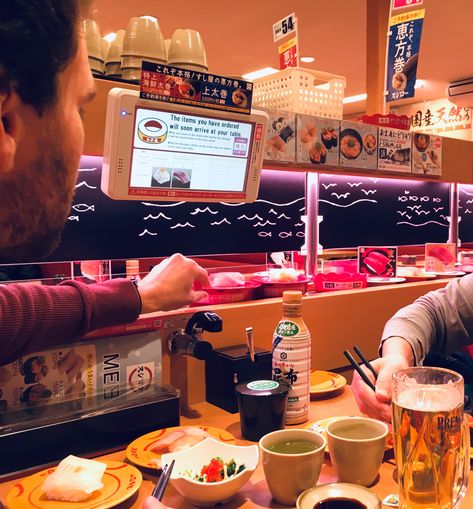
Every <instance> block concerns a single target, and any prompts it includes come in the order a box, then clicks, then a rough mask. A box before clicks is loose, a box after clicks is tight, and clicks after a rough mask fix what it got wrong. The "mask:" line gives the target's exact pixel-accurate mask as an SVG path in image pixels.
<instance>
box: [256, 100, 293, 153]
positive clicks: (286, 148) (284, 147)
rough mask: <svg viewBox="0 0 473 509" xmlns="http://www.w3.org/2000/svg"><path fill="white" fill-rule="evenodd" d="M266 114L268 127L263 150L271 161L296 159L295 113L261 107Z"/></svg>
mask: <svg viewBox="0 0 473 509" xmlns="http://www.w3.org/2000/svg"><path fill="white" fill-rule="evenodd" d="M261 110H263V111H265V112H266V113H267V114H268V129H267V136H266V145H265V151H264V157H265V159H270V160H271V161H289V162H294V161H295V160H296V114H295V113H291V112H288V111H281V110H274V109H267V108H261Z"/></svg>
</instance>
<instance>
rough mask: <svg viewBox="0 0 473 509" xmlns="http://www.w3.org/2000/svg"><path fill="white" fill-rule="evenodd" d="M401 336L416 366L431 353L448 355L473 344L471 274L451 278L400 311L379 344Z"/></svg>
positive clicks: (389, 324)
mask: <svg viewBox="0 0 473 509" xmlns="http://www.w3.org/2000/svg"><path fill="white" fill-rule="evenodd" d="M394 336H395V337H401V338H403V339H405V340H406V341H407V342H408V343H409V344H410V345H411V347H412V349H413V352H414V355H415V361H416V364H419V363H421V362H422V361H423V359H424V357H425V356H426V355H427V354H428V353H429V351H433V352H436V353H440V354H444V355H445V354H448V353H450V352H452V351H453V350H455V349H458V348H461V347H463V346H465V345H467V344H470V343H471V342H472V340H473V339H472V338H473V274H470V275H468V276H464V277H463V278H461V279H454V280H452V281H451V282H450V283H448V285H447V286H445V287H444V288H441V289H439V290H434V291H433V292H429V293H428V294H427V295H424V296H423V297H420V298H419V299H417V300H416V301H415V302H414V303H413V304H410V305H409V306H406V307H404V308H402V309H400V310H399V311H398V312H397V313H396V314H395V315H394V316H393V317H392V318H391V319H390V320H389V321H388V322H387V323H386V326H385V328H384V332H383V337H382V341H381V346H380V351H381V348H382V343H383V342H384V341H386V339H388V338H390V337H394Z"/></svg>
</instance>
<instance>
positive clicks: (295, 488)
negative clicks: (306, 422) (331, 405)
mask: <svg viewBox="0 0 473 509" xmlns="http://www.w3.org/2000/svg"><path fill="white" fill-rule="evenodd" d="M294 442H299V443H306V442H309V445H311V446H312V447H310V449H311V450H309V451H307V450H306V449H305V448H300V450H302V451H304V450H305V451H306V452H297V453H287V452H276V451H275V450H273V449H274V448H278V446H279V445H280V444H282V443H286V444H288V443H294ZM325 445H326V441H325V438H324V437H323V436H322V435H320V434H319V433H316V432H315V431H310V430H307V429H283V430H279V431H273V432H271V433H268V434H267V435H265V436H264V437H263V438H261V440H260V441H259V446H260V452H261V458H262V461H263V469H264V475H265V477H266V481H267V483H268V486H269V490H270V491H271V495H272V496H273V499H274V500H275V501H276V502H278V503H279V504H284V505H294V504H295V502H296V500H297V497H298V496H299V495H300V494H301V493H302V492H303V491H305V490H307V489H309V488H312V487H313V486H315V485H316V484H317V479H318V478H319V475H320V469H321V468H322V462H323V459H324V449H325Z"/></svg>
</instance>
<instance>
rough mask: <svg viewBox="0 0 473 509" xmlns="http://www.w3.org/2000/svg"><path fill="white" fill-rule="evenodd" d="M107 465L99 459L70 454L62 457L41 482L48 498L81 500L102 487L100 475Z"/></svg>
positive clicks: (68, 500) (69, 500)
mask: <svg viewBox="0 0 473 509" xmlns="http://www.w3.org/2000/svg"><path fill="white" fill-rule="evenodd" d="M106 468H107V465H106V464H105V463H101V462H100V461H94V460H88V459H84V458H78V457H77V456H73V455H72V454H71V455H69V456H67V458H64V459H63V460H62V461H61V462H60V463H59V465H58V466H57V468H56V470H55V471H54V472H53V473H52V474H50V475H49V476H48V477H47V478H46V480H45V481H44V483H43V490H44V492H45V493H46V496H47V497H48V499H49V500H64V501H67V502H81V501H82V500H87V499H88V498H89V497H91V496H92V493H93V492H94V491H96V490H100V489H102V488H103V483H102V476H103V473H104V472H105V469H106Z"/></svg>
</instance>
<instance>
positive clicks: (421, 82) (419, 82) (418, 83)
mask: <svg viewBox="0 0 473 509" xmlns="http://www.w3.org/2000/svg"><path fill="white" fill-rule="evenodd" d="M422 87H425V80H416V84H415V85H414V88H422Z"/></svg>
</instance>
